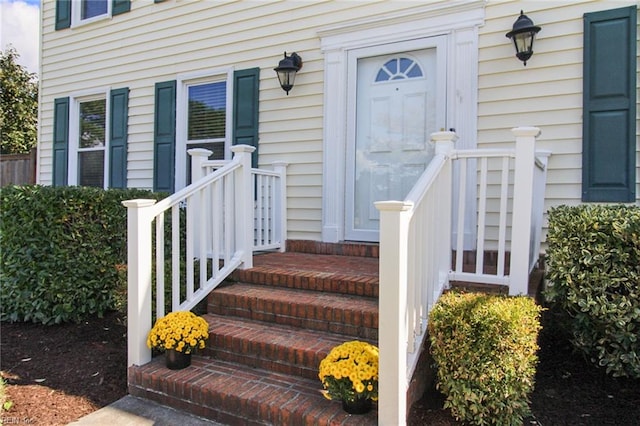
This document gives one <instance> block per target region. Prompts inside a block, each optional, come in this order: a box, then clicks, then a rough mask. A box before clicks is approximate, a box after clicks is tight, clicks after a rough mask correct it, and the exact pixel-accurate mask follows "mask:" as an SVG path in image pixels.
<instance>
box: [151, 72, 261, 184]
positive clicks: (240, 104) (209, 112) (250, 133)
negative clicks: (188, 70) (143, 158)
mask: <svg viewBox="0 0 640 426" xmlns="http://www.w3.org/2000/svg"><path fill="white" fill-rule="evenodd" d="M259 77H260V69H259V68H252V69H248V70H239V71H230V70H227V71H220V72H214V73H211V74H207V73H202V72H198V73H194V74H185V75H182V76H178V80H176V81H175V82H171V84H174V83H175V84H176V93H175V96H174V97H171V96H164V97H163V96H162V94H161V93H159V92H158V91H156V103H157V104H156V109H157V112H156V123H157V125H159V124H160V121H162V123H163V124H165V125H166V123H168V122H169V121H168V119H167V116H166V114H170V113H171V111H173V114H174V115H173V117H175V121H174V122H173V124H174V126H175V127H173V128H172V129H171V130H172V131H173V133H171V134H172V135H174V136H173V137H172V138H167V140H169V139H170V140H171V141H172V142H171V143H168V142H167V143H163V142H157V143H156V146H157V148H160V149H157V150H156V151H157V155H156V156H155V166H154V167H155V169H154V176H155V177H156V178H155V179H154V182H156V183H157V182H159V181H160V180H162V179H164V178H166V179H170V178H171V177H172V176H173V178H174V179H175V181H174V182H173V186H171V185H170V183H169V182H164V184H163V185H161V186H160V187H162V188H165V189H163V190H168V191H173V190H175V189H181V188H183V187H184V186H185V185H188V184H189V183H191V158H190V157H189V155H188V154H187V151H188V150H189V149H192V148H205V149H208V150H210V151H211V152H212V155H211V156H210V157H209V159H212V160H221V159H228V158H231V151H230V147H231V145H235V144H248V145H251V146H254V147H256V151H255V152H254V156H253V165H254V167H257V164H258V162H257V160H258V152H257V148H258V95H259ZM232 79H233V80H232ZM159 84H160V85H163V84H165V83H159ZM231 86H233V92H232V93H229V87H231ZM172 90H173V89H172ZM158 103H159V104H158ZM163 114H165V115H164V117H165V118H164V119H162V118H160V117H162V116H163ZM167 133H168V132H167ZM157 136H158V135H156V140H157V139H158V138H157ZM170 154H171V155H170ZM172 155H173V157H172ZM172 161H175V164H174V163H172ZM163 170H164V172H162V171H163ZM155 187H156V188H157V189H158V190H159V188H160V187H158V186H157V185H156V186H155Z"/></svg>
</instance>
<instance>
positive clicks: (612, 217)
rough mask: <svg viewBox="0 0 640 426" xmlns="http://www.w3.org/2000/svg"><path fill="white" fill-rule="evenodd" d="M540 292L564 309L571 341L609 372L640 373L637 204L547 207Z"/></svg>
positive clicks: (639, 226) (639, 222) (639, 218)
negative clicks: (544, 264) (544, 267)
mask: <svg viewBox="0 0 640 426" xmlns="http://www.w3.org/2000/svg"><path fill="white" fill-rule="evenodd" d="M547 243H548V245H549V248H548V249H547V279H548V284H547V289H546V291H545V297H546V298H547V300H548V301H550V302H553V303H554V304H555V305H557V306H559V307H560V308H561V309H562V310H563V311H564V312H566V313H567V314H568V317H569V321H568V327H569V331H570V333H571V335H572V342H573V344H574V346H575V347H577V348H578V349H580V350H581V351H582V352H584V353H585V354H586V355H587V356H588V357H589V358H590V359H591V361H592V362H594V363H595V364H597V365H599V366H601V367H604V368H606V371H607V373H609V374H611V375H613V376H614V377H615V376H628V377H634V378H640V208H639V207H637V206H622V205H619V206H604V205H580V206H575V207H569V206H559V207H556V208H554V209H552V210H550V212H549V231H548V233H547Z"/></svg>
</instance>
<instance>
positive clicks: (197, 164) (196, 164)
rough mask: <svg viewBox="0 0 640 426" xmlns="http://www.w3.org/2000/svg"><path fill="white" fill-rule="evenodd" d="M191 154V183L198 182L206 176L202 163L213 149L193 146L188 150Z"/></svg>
mask: <svg viewBox="0 0 640 426" xmlns="http://www.w3.org/2000/svg"><path fill="white" fill-rule="evenodd" d="M187 154H189V155H190V156H191V183H193V182H197V181H199V180H200V179H202V178H203V177H204V169H203V168H202V163H203V162H205V161H207V159H208V158H209V156H210V155H211V154H213V151H209V150H208V149H204V148H192V149H190V150H188V151H187Z"/></svg>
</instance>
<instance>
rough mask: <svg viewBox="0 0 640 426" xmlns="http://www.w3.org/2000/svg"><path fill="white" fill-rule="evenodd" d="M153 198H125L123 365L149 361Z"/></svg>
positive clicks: (140, 363)
mask: <svg viewBox="0 0 640 426" xmlns="http://www.w3.org/2000/svg"><path fill="white" fill-rule="evenodd" d="M155 203H156V201H155V200H144V199H141V200H127V201H123V202H122V205H123V206H125V207H126V208H127V235H128V237H127V241H128V242H127V292H128V296H127V336H128V337H127V347H128V351H127V366H132V365H143V364H146V363H147V362H149V361H151V350H150V349H149V348H147V334H148V333H149V330H151V221H150V220H149V216H148V214H147V211H148V209H146V208H147V207H150V206H152V205H154V204H155Z"/></svg>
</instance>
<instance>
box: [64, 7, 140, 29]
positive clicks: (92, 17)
mask: <svg viewBox="0 0 640 426" xmlns="http://www.w3.org/2000/svg"><path fill="white" fill-rule="evenodd" d="M130 10H131V0H56V20H55V28H56V30H63V29H65V28H70V27H71V26H77V25H83V24H88V23H90V22H94V21H100V20H103V19H107V18H110V17H111V16H116V15H119V14H121V13H126V12H129V11H130Z"/></svg>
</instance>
